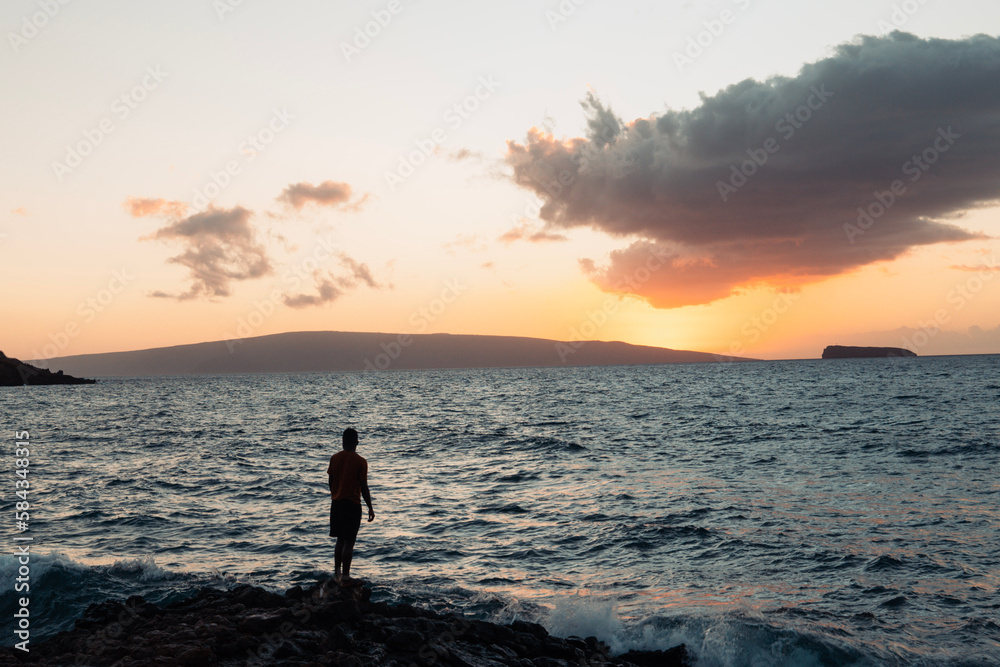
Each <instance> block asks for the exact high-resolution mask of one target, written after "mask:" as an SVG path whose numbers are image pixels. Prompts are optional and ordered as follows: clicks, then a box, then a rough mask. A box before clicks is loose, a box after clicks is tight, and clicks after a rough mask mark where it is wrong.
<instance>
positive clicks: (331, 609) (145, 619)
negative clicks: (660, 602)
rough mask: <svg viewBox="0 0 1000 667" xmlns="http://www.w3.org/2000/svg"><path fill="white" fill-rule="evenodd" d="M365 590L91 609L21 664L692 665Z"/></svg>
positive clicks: (209, 592) (679, 656)
mask: <svg viewBox="0 0 1000 667" xmlns="http://www.w3.org/2000/svg"><path fill="white" fill-rule="evenodd" d="M370 596H371V591H370V589H366V588H352V589H341V588H339V587H338V586H336V585H334V584H332V583H331V582H329V581H322V582H318V583H317V584H315V585H314V586H311V587H310V588H308V589H303V588H302V587H299V586H296V587H295V588H292V589H291V590H289V591H288V592H287V593H286V594H285V595H277V594H275V593H271V592H269V591H265V590H263V589H260V588H255V587H253V586H246V585H243V586H239V587H237V588H235V589H233V590H231V591H222V590H216V589H210V588H205V589H202V590H200V591H198V593H197V594H195V595H194V596H192V597H190V598H187V599H185V600H180V601H178V602H175V603H173V604H171V605H168V606H167V607H165V608H162V609H161V608H159V607H156V606H155V605H151V604H149V603H147V602H146V601H145V600H143V599H142V598H141V597H138V596H136V597H132V598H129V599H128V600H127V601H126V602H125V603H124V604H122V603H121V602H115V601H110V600H109V601H106V602H102V603H100V604H94V605H91V606H90V607H88V608H87V610H86V611H85V612H84V614H83V616H82V617H81V618H80V619H79V620H78V621H77V623H76V627H75V628H74V629H73V630H70V631H68V632H62V633H60V634H58V635H56V636H55V637H51V638H49V639H46V640H45V641H41V642H38V643H37V644H36V643H35V642H33V643H32V646H31V653H30V654H28V655H24V654H22V653H21V652H19V651H16V650H15V649H13V648H10V647H6V648H0V667H7V666H8V665H15V664H25V663H27V664H42V665H70V664H86V665H93V666H94V667H99V666H106V665H116V667H127V666H128V665H144V666H145V665H163V666H164V667H173V666H187V665H212V664H223V665H226V666H231V667H236V666H244V665H260V664H264V665H272V664H274V665H277V664H280V665H293V666H294V665H298V666H305V665H310V666H312V665H357V666H358V667H362V666H369V665H371V666H375V665H378V666H382V665H386V666H389V667H391V666H392V665H403V666H407V667H409V666H411V665H414V664H416V665H429V664H437V665H456V666H457V665H468V666H474V667H507V666H510V665H514V666H520V667H527V666H529V665H544V666H546V667H555V666H560V667H561V666H564V665H588V666H590V667H598V666H600V665H620V666H622V667H627V666H628V665H634V666H636V667H643V666H646V665H686V664H688V663H687V657H686V656H687V654H686V652H685V650H684V647H683V646H681V647H677V648H675V649H671V650H670V651H654V652H635V651H633V652H630V653H628V654H626V655H625V656H621V657H619V658H614V657H611V656H610V655H609V654H608V648H607V646H605V645H604V644H602V643H601V642H599V641H598V640H597V639H596V638H594V637H588V638H587V639H580V638H579V637H571V638H567V639H562V638H559V637H553V636H550V635H549V633H548V632H547V631H546V630H545V628H543V627H542V626H541V625H538V624H536V623H526V622H523V621H517V622H514V623H512V624H510V625H509V626H504V625H496V624H493V623H487V622H485V621H478V620H468V619H465V618H462V617H460V616H454V615H446V614H437V613H435V612H432V611H429V610H425V609H418V608H416V607H413V606H411V605H399V606H392V605H387V604H384V603H377V604H376V603H372V602H371V601H370Z"/></svg>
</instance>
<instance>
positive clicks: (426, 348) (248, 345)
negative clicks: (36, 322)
mask: <svg viewBox="0 0 1000 667" xmlns="http://www.w3.org/2000/svg"><path fill="white" fill-rule="evenodd" d="M720 361H753V360H752V359H746V358H741V357H731V356H725V355H716V354H710V353H707V352H694V351H688V350H673V349H670V348H664V347H653V346H648V345H632V344H630V343H624V342H621V341H557V340H552V339H547V338H532V337H525V336H499V335H486V334H447V333H436V334H397V333H376V332H345V331H293V332H286V333H277V334H267V335H263V336H253V337H248V338H235V339H229V340H216V341H208V342H202V343H188V344H184V345H172V346H166V347H156V348H146V349H142V350H130V351H121V352H102V353H95V354H80V355H72V356H65V357H56V358H53V359H47V360H33V362H34V363H37V364H42V365H59V366H60V367H61V368H64V369H65V370H66V371H67V372H69V373H74V374H77V375H86V376H89V377H114V376H126V377H130V376H150V375H153V376H155V375H209V374H211V375H216V374H220V375H221V374H234V373H306V372H337V371H364V370H368V371H381V370H430V369H447V368H516V367H552V366H602V365H630V364H663V363H703V362H720Z"/></svg>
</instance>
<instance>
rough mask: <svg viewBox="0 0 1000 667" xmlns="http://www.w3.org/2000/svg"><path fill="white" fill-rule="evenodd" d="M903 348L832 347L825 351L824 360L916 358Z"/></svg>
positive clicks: (915, 354)
mask: <svg viewBox="0 0 1000 667" xmlns="http://www.w3.org/2000/svg"><path fill="white" fill-rule="evenodd" d="M915 356H917V353H916V352H911V351H909V350H907V349H905V348H902V347H852V346H850V345H830V346H828V347H827V348H826V349H825V350H823V358H824V359H871V358H875V357H915Z"/></svg>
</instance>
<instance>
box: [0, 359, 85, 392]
mask: <svg viewBox="0 0 1000 667" xmlns="http://www.w3.org/2000/svg"><path fill="white" fill-rule="evenodd" d="M96 382H97V380H86V379H83V378H76V377H73V376H72V375H66V374H64V373H63V372H62V371H56V372H55V373H53V372H52V371H49V370H47V369H44V368H38V367H37V366H32V365H31V364H26V363H24V362H23V361H21V360H19V359H14V358H13V357H8V356H7V355H5V354H4V353H3V352H0V387H21V386H24V385H28V384H31V385H34V384H95V383H96Z"/></svg>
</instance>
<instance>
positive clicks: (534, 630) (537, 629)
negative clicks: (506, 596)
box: [510, 621, 549, 639]
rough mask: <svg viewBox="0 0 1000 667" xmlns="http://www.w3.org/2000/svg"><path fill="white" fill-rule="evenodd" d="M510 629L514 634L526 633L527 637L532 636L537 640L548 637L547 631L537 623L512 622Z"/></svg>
mask: <svg viewBox="0 0 1000 667" xmlns="http://www.w3.org/2000/svg"><path fill="white" fill-rule="evenodd" d="M510 627H511V629H513V630H514V631H515V632H526V633H528V634H529V635H534V636H535V637H538V638H539V639H545V638H546V637H548V636H549V631H548V630H546V629H545V628H544V627H542V626H541V625H539V624H538V623H528V622H526V621H514V622H513V623H511V624H510Z"/></svg>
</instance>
